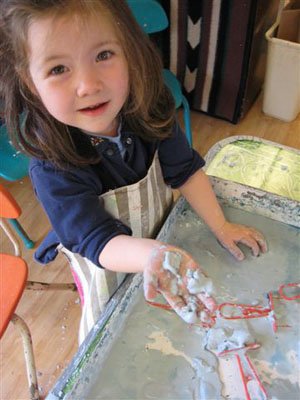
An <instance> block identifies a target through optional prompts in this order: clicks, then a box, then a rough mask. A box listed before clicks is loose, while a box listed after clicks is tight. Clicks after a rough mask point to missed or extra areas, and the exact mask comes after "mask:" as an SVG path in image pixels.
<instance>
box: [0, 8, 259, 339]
mask: <svg viewBox="0 0 300 400" xmlns="http://www.w3.org/2000/svg"><path fill="white" fill-rule="evenodd" d="M0 34H1V39H0V40H1V53H0V57H1V61H0V67H1V70H0V72H1V89H2V93H3V94H4V99H5V107H6V109H5V115H6V123H7V126H8V129H9V131H10V132H11V134H12V133H13V135H12V139H13V141H14V144H15V145H16V146H18V147H19V148H21V149H22V150H23V151H25V152H26V153H27V154H29V155H30V156H31V157H32V161H31V165H30V177H31V180H32V183H33V186H34V189H35V192H36V195H37V197H38V199H39V200H40V202H41V203H42V205H43V207H44V209H45V211H46V213H47V215H48V217H49V219H50V221H51V224H52V227H53V232H51V233H50V235H49V236H48V237H47V238H46V241H45V242H44V245H43V246H42V248H41V249H39V251H38V257H39V258H40V259H42V260H44V261H50V260H51V259H53V258H54V257H55V256H56V254H57V246H58V245H59V248H60V250H61V251H62V252H63V253H64V254H66V255H67V257H68V258H69V259H70V263H71V268H72V272H73V275H74V277H75V280H76V283H77V286H78V290H79V293H80V295H81V301H82V306H83V316H82V320H81V328H80V332H81V333H80V341H81V340H82V339H83V338H84V337H85V335H86V334H87V332H88V331H89V330H90V328H91V327H92V326H93V324H94V322H95V320H96V319H97V318H98V316H99V314H100V312H101V311H102V309H103V306H104V304H105V302H106V301H107V300H108V298H109V296H110V295H111V294H112V293H113V291H114V290H115V289H116V288H117V286H118V285H119V284H120V282H121V281H122V279H123V277H124V273H128V272H143V274H144V292H145V297H146V298H147V299H153V298H154V297H155V296H156V295H157V293H162V294H163V295H164V297H165V298H166V299H167V301H168V302H169V303H170V304H171V306H172V307H173V308H174V309H175V311H176V312H177V313H178V314H179V315H180V316H181V317H182V318H184V319H185V320H187V321H195V320H198V321H200V322H201V321H202V322H203V323H209V322H211V320H210V313H211V312H213V311H214V308H215V305H214V301H213V299H212V298H211V297H210V293H209V291H208V290H207V286H205V284H206V282H207V281H206V280H205V279H206V278H205V277H204V275H203V273H202V272H201V270H200V267H199V266H198V265H197V263H196V262H195V261H194V260H193V259H192V257H191V256H190V255H189V254H187V253H186V252H184V251H183V250H181V249H179V248H175V247H174V246H170V245H167V244H163V243H160V242H158V241H157V240H154V239H151V237H154V235H155V233H156V232H157V231H158V228H159V227H160V226H161V224H162V222H163V220H164V218H165V216H166V215H167V213H168V212H169V210H170V207H171V204H172V194H171V188H172V189H175V188H176V189H179V191H180V193H181V194H182V195H183V196H184V197H185V198H186V199H187V200H188V202H189V203H190V204H191V206H192V207H193V208H194V209H195V211H196V212H197V213H198V215H199V216H200V217H201V218H202V219H203V220H204V221H205V222H206V223H207V225H208V226H209V228H210V229H211V230H212V232H213V233H214V234H215V236H216V238H217V239H218V241H219V242H220V243H221V244H222V245H223V246H224V247H225V248H227V249H228V250H229V252H230V253H232V255H233V256H234V257H235V258H237V259H238V260H242V259H243V257H244V256H243V253H242V252H241V250H240V249H239V248H238V247H237V243H238V242H240V243H243V244H246V245H247V246H249V247H250V248H251V249H252V252H253V254H254V255H255V256H257V255H258V254H259V253H260V252H265V251H266V243H265V240H264V238H263V236H262V235H261V234H260V233H259V232H257V231H256V230H254V229H252V228H250V227H246V226H241V225H236V224H232V223H230V222H228V221H226V219H225V217H224V215H223V212H222V210H221V208H220V206H219V205H218V203H217V200H216V198H215V195H214V193H213V191H212V188H211V185H210V183H209V180H208V178H207V176H206V175H205V173H204V172H203V171H202V169H201V168H202V167H203V165H204V160H203V159H202V158H201V157H200V155H199V154H197V153H196V152H195V151H194V150H193V149H191V148H190V147H189V146H188V143H187V140H186V138H185V136H184V134H183V132H182V131H181V129H180V127H179V125H178V123H177V122H176V120H175V109H174V103H173V100H172V97H171V94H170V93H169V91H168V90H167V89H166V87H165V86H164V84H163V80H162V75H161V71H162V65H161V61H160V58H159V56H158V54H157V52H156V51H155V49H154V47H153V45H152V43H151V41H150V40H149V39H148V37H147V36H146V35H145V34H144V33H143V32H142V30H141V28H140V27H139V26H138V24H137V23H136V22H135V20H134V18H133V16H132V14H131V13H130V11H129V9H128V7H127V5H126V2H125V1H123V0H118V1H111V0H94V1H87V0H39V1H36V0H5V1H2V2H1V32H0ZM21 113H23V117H24V121H23V125H22V123H21V121H20V119H19V115H20V114H21ZM114 272H117V273H118V274H115V273H114ZM191 277H192V278H191ZM181 278H182V279H181ZM191 279H193V283H194V284H195V283H196V287H197V289H196V290H195V285H194V289H193V290H191Z"/></svg>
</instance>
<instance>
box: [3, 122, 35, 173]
mask: <svg viewBox="0 0 300 400" xmlns="http://www.w3.org/2000/svg"><path fill="white" fill-rule="evenodd" d="M28 166H29V158H28V157H26V156H25V155H24V154H22V153H20V152H19V151H17V150H16V149H15V148H14V147H13V146H12V144H11V142H10V140H9V137H8V134H7V130H6V126H5V125H1V126H0V176H1V177H2V178H4V179H6V180H7V181H17V180H19V179H22V178H24V177H25V176H27V175H28Z"/></svg>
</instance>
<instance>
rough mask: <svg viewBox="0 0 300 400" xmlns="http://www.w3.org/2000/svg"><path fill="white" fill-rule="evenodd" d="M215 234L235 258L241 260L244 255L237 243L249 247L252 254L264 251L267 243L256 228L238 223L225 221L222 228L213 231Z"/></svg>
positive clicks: (256, 254) (255, 254)
mask: <svg viewBox="0 0 300 400" xmlns="http://www.w3.org/2000/svg"><path fill="white" fill-rule="evenodd" d="M214 234H215V236H216V237H217V239H218V240H219V242H220V243H221V245H222V246H223V247H225V248H226V249H227V250H228V251H229V252H230V253H231V254H232V255H233V256H234V257H235V258H236V259H237V260H239V261H242V260H243V259H244V258H245V256H244V254H243V252H242V251H241V249H240V248H239V247H238V246H237V243H243V244H245V245H246V246H248V247H250V249H251V250H252V254H253V255H254V256H256V257H257V256H259V254H260V253H266V251H267V243H266V240H265V238H264V237H263V235H262V234H261V233H260V232H258V231H257V230H256V229H254V228H251V227H249V226H246V225H238V224H233V223H230V222H227V221H226V222H225V223H224V225H223V226H222V228H220V229H219V230H218V231H215V232H214Z"/></svg>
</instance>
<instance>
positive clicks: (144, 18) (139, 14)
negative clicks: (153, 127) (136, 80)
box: [127, 0, 192, 147]
mask: <svg viewBox="0 0 300 400" xmlns="http://www.w3.org/2000/svg"><path fill="white" fill-rule="evenodd" d="M127 3H128V5H129V7H130V9H131V11H132V13H133V15H134V16H135V18H136V20H137V21H138V23H139V25H140V26H141V27H142V29H143V30H144V32H146V33H147V34H151V33H156V32H161V31H163V30H164V29H166V28H167V27H168V26H169V21H168V18H167V15H166V13H165V10H164V9H163V7H162V6H161V5H160V4H159V3H158V2H157V1H155V0H127ZM163 77H164V80H165V83H166V85H167V86H168V88H169V90H170V91H171V93H172V95H173V97H174V101H175V106H176V108H179V107H180V106H182V107H183V119H184V125H185V134H186V137H187V139H188V142H189V144H190V146H191V147H192V130H191V117H190V107H189V103H188V101H187V99H186V98H185V96H184V95H183V93H182V90H181V86H180V83H179V82H178V80H177V78H176V76H175V75H174V74H173V73H172V72H171V71H169V70H168V69H164V70H163Z"/></svg>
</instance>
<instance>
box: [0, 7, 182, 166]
mask: <svg viewBox="0 0 300 400" xmlns="http://www.w3.org/2000/svg"><path fill="white" fill-rule="evenodd" d="M99 12H101V13H102V14H103V13H104V14H105V15H107V16H108V18H109V19H110V20H111V22H112V23H113V26H114V28H115V31H116V34H117V36H118V39H119V41H120V43H121V46H122V48H123V51H124V54H125V57H126V60H127V64H128V69H129V85H130V87H129V96H128V99H127V101H126V103H125V104H124V106H123V109H122V111H121V113H122V119H123V120H124V121H125V123H126V125H128V126H129V128H130V129H132V130H133V131H134V132H135V134H137V135H140V136H141V137H143V138H144V139H148V140H151V139H153V138H158V139H164V138H166V137H168V136H169V135H170V133H171V129H172V126H173V123H174V114H175V106H174V101H173V98H172V95H171V94H170V92H169V91H168V89H167V88H166V87H165V85H164V83H163V78H162V62H161V59H160V56H159V54H158V52H157V50H156V48H155V46H154V45H153V43H152V42H151V40H150V39H149V38H148V36H147V35H146V34H144V32H143V31H142V29H141V28H140V26H139V25H138V24H137V22H136V20H135V18H134V17H133V15H132V14H131V12H130V9H129V7H128V5H127V4H126V1H124V0H117V1H116V0H93V1H89V0H1V11H0V13H1V14H0V95H1V96H2V97H3V98H4V104H5V121H6V124H7V128H8V131H9V133H10V136H11V139H12V142H13V144H14V145H15V147H17V148H18V149H20V150H21V151H23V152H25V153H27V154H28V155H30V156H33V157H37V158H40V159H46V160H49V161H51V162H53V163H54V164H55V165H56V166H58V167H60V168H66V166H67V165H74V166H80V165H81V166H82V165H86V164H91V163H93V162H97V161H98V158H95V157H94V158H93V157H91V156H89V157H88V156H86V155H80V154H78V152H77V150H76V147H75V144H74V141H73V138H72V135H71V133H70V131H69V128H68V126H66V125H64V124H62V123H60V122H59V121H57V120H56V119H55V118H53V117H52V116H51V115H50V114H49V113H48V111H47V110H46V108H45V107H44V105H43V104H42V102H41V101H40V99H39V98H38V97H37V96H36V95H35V94H34V93H32V91H31V90H30V89H29V86H30V85H28V84H27V83H28V82H29V81H30V74H29V68H28V48H27V32H28V27H29V24H30V22H31V21H32V20H33V19H38V18H40V17H44V16H53V17H61V16H69V15H72V16H73V15H76V17H79V18H80V19H84V18H86V17H87V16H90V15H97V14H98V15H99ZM76 20H77V18H76V19H75V21H76ZM22 112H24V114H25V115H26V116H25V121H24V123H22V121H21V119H20V114H21V113H22Z"/></svg>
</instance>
